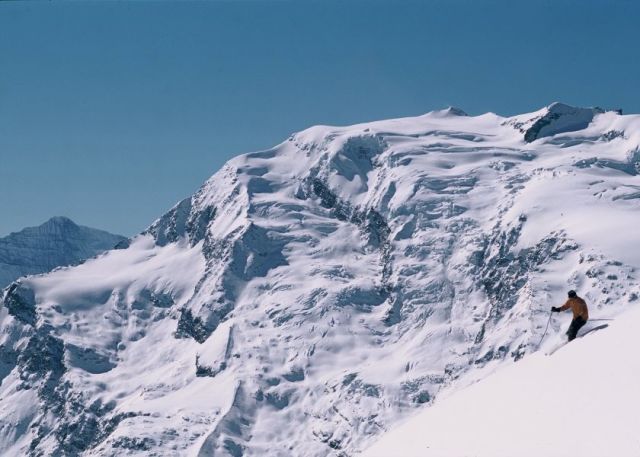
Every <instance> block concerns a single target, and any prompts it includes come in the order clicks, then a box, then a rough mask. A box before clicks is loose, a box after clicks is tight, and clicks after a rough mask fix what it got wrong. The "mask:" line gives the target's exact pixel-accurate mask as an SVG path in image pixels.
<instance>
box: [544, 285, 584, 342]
mask: <svg viewBox="0 0 640 457" xmlns="http://www.w3.org/2000/svg"><path fill="white" fill-rule="evenodd" d="M569 308H571V311H573V320H572V321H571V325H570V326H569V330H567V336H568V337H569V341H571V340H573V339H575V337H576V335H577V334H578V330H580V328H581V327H582V326H583V325H584V324H586V323H587V321H588V320H589V309H588V308H587V303H586V302H585V301H584V300H583V299H582V298H580V297H578V294H576V291H575V290H570V291H569V299H568V300H567V302H566V303H565V304H564V305H562V306H560V307H556V306H553V307H552V308H551V311H552V312H556V313H559V312H560V311H566V310H568V309H569Z"/></svg>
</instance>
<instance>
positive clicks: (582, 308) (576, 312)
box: [560, 297, 589, 321]
mask: <svg viewBox="0 0 640 457" xmlns="http://www.w3.org/2000/svg"><path fill="white" fill-rule="evenodd" d="M569 308H571V311H573V318H574V319H575V318H576V317H578V316H580V317H581V318H583V319H584V320H585V321H588V320H589V309H588V308H587V303H586V302H585V301H584V300H583V299H582V298H580V297H574V298H570V299H569V300H567V302H566V303H565V304H564V305H562V306H561V307H560V311H566V310H568V309H569Z"/></svg>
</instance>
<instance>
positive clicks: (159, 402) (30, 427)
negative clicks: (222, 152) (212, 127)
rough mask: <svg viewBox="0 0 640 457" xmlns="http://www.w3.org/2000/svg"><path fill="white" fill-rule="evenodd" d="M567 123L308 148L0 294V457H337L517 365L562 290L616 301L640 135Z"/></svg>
mask: <svg viewBox="0 0 640 457" xmlns="http://www.w3.org/2000/svg"><path fill="white" fill-rule="evenodd" d="M549 112H554V113H556V114H558V116H559V117H558V119H551V117H553V116H547V118H546V119H547V120H549V119H550V120H551V121H552V122H551V123H550V124H545V125H542V124H543V123H538V121H540V120H541V119H542V118H543V117H544V116H545V115H546V114H548V113H549ZM570 112H573V113H574V114H571V113H570ZM583 114H584V112H583V111H580V110H579V109H573V111H572V110H567V109H564V108H562V109H560V108H558V107H556V108H549V109H545V110H542V111H540V112H538V113H530V114H526V115H522V116H516V117H514V118H508V119H505V118H502V117H499V116H496V115H493V114H486V115H482V116H476V117H472V116H464V115H463V113H461V112H460V111H459V110H455V109H449V110H444V111H438V112H433V113H430V114H427V115H425V116H420V117H417V118H407V119H396V120H389V121H381V122H374V123H369V124H362V125H356V126H351V127H327V126H322V127H313V128H311V129H308V130H306V131H304V132H300V133H298V134H295V135H293V136H292V137H291V138H289V139H288V140H287V141H285V142H284V143H282V144H280V145H278V146H276V147H274V148H273V149H270V150H267V151H261V152H256V153H250V154H246V155H243V156H240V157H237V158H235V159H233V160H231V161H229V162H228V163H227V164H226V165H225V166H224V167H223V168H222V169H221V170H220V171H219V172H218V173H216V174H215V175H214V176H212V177H211V178H210V179H209V180H208V181H207V182H206V183H205V184H204V185H203V186H202V188H201V189H200V190H199V191H198V192H197V193H196V194H194V195H193V196H191V197H190V198H188V199H185V200H183V201H182V202H180V203H178V204H177V205H176V206H175V207H174V208H173V209H172V210H170V211H169V212H168V213H167V214H165V215H164V216H162V217H160V218H159V219H158V220H157V221H156V222H154V223H153V224H152V225H151V226H150V227H149V229H148V230H146V231H145V232H144V233H142V234H141V235H139V236H137V237H135V238H133V239H132V240H131V241H130V243H121V244H120V246H119V248H120V249H117V250H113V251H110V252H108V253H106V254H105V255H103V256H99V257H98V258H95V259H91V260H89V261H87V262H85V263H84V264H82V265H79V266H77V267H74V268H68V269H66V268H65V269H58V270H56V271H54V272H52V273H50V274H47V275H43V276H40V277H30V278H26V279H22V280H20V281H19V282H17V283H14V284H12V285H11V286H10V287H8V288H6V289H5V291H4V295H3V296H2V297H1V299H0V303H2V306H0V330H1V331H0V453H4V454H8V455H11V453H14V454H16V455H30V456H38V455H79V456H112V455H140V456H143V455H144V456H146V455H154V454H155V455H171V456H174V455H175V456H188V455H198V456H201V457H208V456H261V455H274V456H323V457H324V456H351V455H355V454H356V453H357V452H358V451H359V450H361V449H363V448H364V447H366V445H367V444H368V443H369V442H370V441H371V439H372V438H373V437H375V436H376V435H377V434H379V433H380V432H381V431H383V430H385V429H387V428H389V427H391V426H392V425H393V424H395V423H396V422H397V421H399V420H401V419H402V418H404V417H406V415H407V414H408V413H410V412H411V411H413V410H415V408H418V407H425V406H426V407H428V405H429V404H430V403H431V402H433V400H434V399H435V398H437V397H438V395H440V393H441V392H442V390H443V389H451V388H454V387H455V386H457V385H464V384H465V383H466V382H468V381H469V380H471V379H473V378H474V377H476V376H479V373H488V372H491V371H492V370H495V369H497V368H498V367H500V366H502V365H504V364H507V363H513V362H514V361H517V360H520V359H521V358H522V357H525V356H526V354H528V353H530V352H532V351H535V350H536V349H537V345H538V342H539V338H540V336H541V334H542V332H543V331H544V325H545V324H546V321H547V318H548V315H549V314H548V313H549V307H550V306H551V305H554V304H560V302H562V300H563V298H564V296H565V294H566V290H568V289H570V288H574V289H577V290H579V292H580V294H581V295H582V296H584V297H585V298H586V299H587V301H588V302H589V303H590V305H591V311H592V314H593V315H595V314H597V313H601V312H607V313H610V314H614V313H615V312H617V310H619V309H621V308H622V307H624V306H627V305H628V304H629V303H634V302H636V301H637V300H638V297H639V296H640V282H639V280H638V278H637V272H636V271H637V268H638V267H640V256H638V255H637V254H636V253H635V252H633V251H632V250H629V249H628V246H630V245H636V244H638V241H640V239H638V237H639V236H640V235H638V232H637V230H636V229H635V225H634V224H631V223H630V221H633V220H635V219H634V218H637V209H638V208H637V202H638V201H640V198H639V197H638V189H637V183H636V182H635V179H637V177H636V174H637V173H636V172H635V171H633V170H636V169H637V162H638V160H637V159H638V157H637V156H638V153H637V151H638V144H639V143H640V116H620V115H617V114H615V113H610V112H607V113H598V112H595V111H592V115H591V118H590V120H589V122H588V125H587V127H586V129H584V130H564V129H560V130H562V132H560V131H559V130H558V131H557V132H556V134H554V133H553V129H558V128H559V125H552V124H554V122H556V121H558V120H562V119H563V118H564V117H565V116H569V117H571V116H574V117H573V118H575V119H577V118H580V119H582V120H581V121H580V122H583V121H584V119H586V118H587V117H589V116H586V115H585V116H586V117H584V116H583ZM563 122H564V121H563ZM536 123H538V124H536ZM518 125H519V126H520V127H518V128H522V132H520V131H518V130H514V128H513V127H514V126H516V127H517V126H518ZM536 125H537V127H535V128H536V129H537V133H536V134H535V135H534V136H536V140H535V141H533V142H528V141H527V139H526V138H525V135H524V133H525V132H528V131H530V129H531V128H534V126H536ZM572 125H573V126H572V127H571V129H575V128H578V127H576V125H577V124H572ZM521 133H522V134H521ZM594 158H595V160H594ZM632 171H633V172H632ZM630 227H631V228H630ZM611 234H616V236H611ZM622 234H624V236H622ZM563 330H564V329H563V328H562V325H561V324H560V321H558V322H557V323H556V324H553V325H552V328H551V329H550V332H551V333H558V332H562V331H563ZM427 432H428V431H425V433H427Z"/></svg>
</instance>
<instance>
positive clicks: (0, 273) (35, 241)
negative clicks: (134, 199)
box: [0, 217, 125, 288]
mask: <svg viewBox="0 0 640 457" xmlns="http://www.w3.org/2000/svg"><path fill="white" fill-rule="evenodd" d="M124 240H125V238H124V237H123V236H119V235H112V234H111V233H108V232H105V231H102V230H96V229H93V228H89V227H82V226H79V225H76V224H75V223H74V222H73V221H72V220H70V219H68V218H66V217H53V218H51V219H49V220H48V221H47V222H45V223H44V224H42V225H40V226H38V227H28V228H25V229H24V230H21V231H19V232H16V233H12V234H10V235H8V236H6V237H4V238H0V288H2V287H5V286H6V285H8V284H9V283H11V282H12V281H14V280H16V279H18V278H19V277H21V276H26V275H32V274H38V273H45V272H47V271H51V270H53V269H54V268H56V267H60V266H66V265H73V264H76V263H78V262H81V261H83V260H86V259H88V258H89V257H93V256H95V255H96V254H99V253H101V252H103V251H106V250H108V249H112V248H113V247H114V246H116V245H117V244H118V243H120V242H123V241H124Z"/></svg>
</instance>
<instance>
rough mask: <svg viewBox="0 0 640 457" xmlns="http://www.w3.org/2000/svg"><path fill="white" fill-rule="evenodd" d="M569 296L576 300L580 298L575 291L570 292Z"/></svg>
mask: <svg viewBox="0 0 640 457" xmlns="http://www.w3.org/2000/svg"><path fill="white" fill-rule="evenodd" d="M568 295H569V298H576V297H577V296H578V294H577V293H576V291H575V290H570V291H569V294H568Z"/></svg>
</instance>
